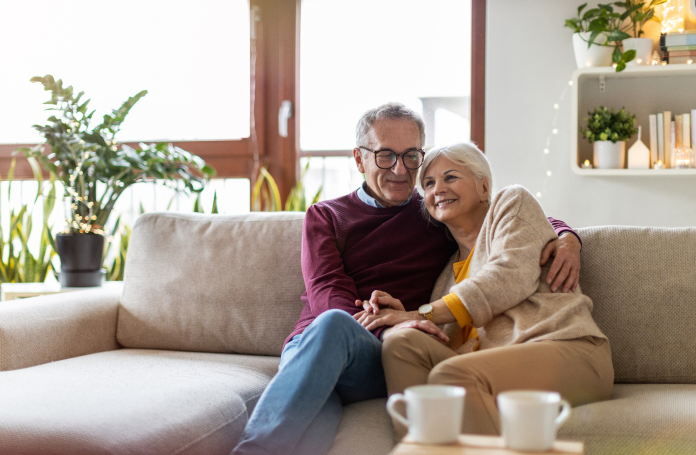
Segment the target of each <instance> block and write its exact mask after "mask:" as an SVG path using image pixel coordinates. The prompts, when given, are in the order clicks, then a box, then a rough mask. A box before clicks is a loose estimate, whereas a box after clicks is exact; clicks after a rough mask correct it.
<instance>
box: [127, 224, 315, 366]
mask: <svg viewBox="0 0 696 455" xmlns="http://www.w3.org/2000/svg"><path fill="white" fill-rule="evenodd" d="M303 219H304V214H303V213H252V214H249V215H240V216H222V215H199V214H175V213H151V214H146V215H143V216H141V217H140V218H138V221H137V222H136V224H135V227H134V229H133V237H132V240H131V243H130V246H129V248H128V259H127V262H126V270H125V276H124V283H125V284H124V292H123V297H122V299H121V306H120V308H119V314H118V328H117V339H118V342H119V343H120V344H121V345H122V346H124V347H128V348H149V349H171V350H177V351H199V352H234V353H240V354H256V355H280V352H281V349H282V346H283V342H284V341H285V338H286V337H287V336H288V335H289V334H290V332H292V329H293V327H294V324H295V322H296V321H297V319H298V317H299V315H300V311H301V310H302V306H303V304H302V302H301V300H300V296H301V295H302V293H303V292H304V289H305V288H304V281H303V279H302V270H301V267H300V247H301V243H302V222H303Z"/></svg>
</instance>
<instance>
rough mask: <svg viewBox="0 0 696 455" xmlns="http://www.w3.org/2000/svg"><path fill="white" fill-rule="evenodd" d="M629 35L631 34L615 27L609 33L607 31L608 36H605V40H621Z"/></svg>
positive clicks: (609, 41)
mask: <svg viewBox="0 0 696 455" xmlns="http://www.w3.org/2000/svg"><path fill="white" fill-rule="evenodd" d="M630 37H631V35H629V34H628V33H626V32H623V31H621V30H618V29H616V30H612V31H611V33H609V37H608V38H607V42H608V43H611V42H616V41H623V40H625V39H628V38H630Z"/></svg>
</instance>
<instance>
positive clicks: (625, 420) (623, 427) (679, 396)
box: [558, 239, 696, 455]
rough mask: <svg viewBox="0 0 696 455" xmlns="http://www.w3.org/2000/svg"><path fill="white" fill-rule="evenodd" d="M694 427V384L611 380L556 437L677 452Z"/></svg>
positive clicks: (693, 437)
mask: <svg viewBox="0 0 696 455" xmlns="http://www.w3.org/2000/svg"><path fill="white" fill-rule="evenodd" d="M583 241H584V239H583ZM694 428H696V385H691V384H683V385H677V384H616V385H615V386H614V390H613V392H612V396H611V399H610V400H608V401H602V402H599V403H592V404H588V405H585V406H580V407H577V408H575V409H573V414H572V415H571V418H570V420H568V422H567V423H566V424H565V425H564V426H563V427H561V429H560V430H559V433H558V437H559V439H569V440H580V441H584V442H585V455H604V454H612V455H653V454H675V455H679V454H691V453H694V448H696V432H694Z"/></svg>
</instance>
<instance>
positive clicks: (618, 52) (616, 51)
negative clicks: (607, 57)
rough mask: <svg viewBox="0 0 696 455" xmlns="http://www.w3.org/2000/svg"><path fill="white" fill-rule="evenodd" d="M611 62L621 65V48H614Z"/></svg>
mask: <svg viewBox="0 0 696 455" xmlns="http://www.w3.org/2000/svg"><path fill="white" fill-rule="evenodd" d="M611 61H612V62H614V63H619V62H620V61H621V49H619V46H616V47H615V48H614V52H612V54H611Z"/></svg>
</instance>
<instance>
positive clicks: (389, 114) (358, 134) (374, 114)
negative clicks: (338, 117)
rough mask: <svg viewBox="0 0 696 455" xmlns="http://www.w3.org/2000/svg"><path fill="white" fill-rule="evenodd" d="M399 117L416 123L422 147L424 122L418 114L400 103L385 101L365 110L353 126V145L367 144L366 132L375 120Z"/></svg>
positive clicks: (364, 145)
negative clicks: (385, 102)
mask: <svg viewBox="0 0 696 455" xmlns="http://www.w3.org/2000/svg"><path fill="white" fill-rule="evenodd" d="M399 119H403V120H410V121H412V122H413V123H415V124H416V126H417V127H418V131H419V133H420V141H421V143H420V147H423V146H424V145H425V123H423V119H422V118H421V116H420V114H418V113H417V112H415V111H413V110H411V109H409V108H407V107H406V106H404V105H403V104H401V103H387V104H383V105H381V106H378V107H376V108H374V109H370V110H369V111H367V112H365V113H364V114H363V116H362V117H360V120H359V121H358V125H357V126H356V127H355V146H356V147H360V146H363V147H367V146H368V142H369V140H368V134H369V132H370V128H372V125H374V123H375V122H378V121H380V120H399ZM397 151H399V150H397Z"/></svg>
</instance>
